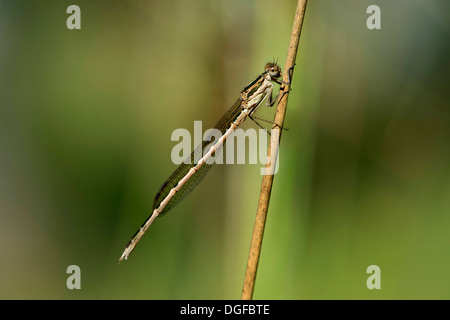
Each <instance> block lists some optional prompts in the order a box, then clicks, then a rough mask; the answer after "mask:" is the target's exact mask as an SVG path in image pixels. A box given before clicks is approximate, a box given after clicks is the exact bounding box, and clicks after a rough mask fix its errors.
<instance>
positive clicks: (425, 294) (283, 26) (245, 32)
mask: <svg viewBox="0 0 450 320" xmlns="http://www.w3.org/2000/svg"><path fill="white" fill-rule="evenodd" d="M70 4H77V5H78V6H80V8H81V19H82V22H81V25H82V29H81V30H78V31H77V30H73V31H71V30H68V29H67V28H66V19H67V17H68V16H69V15H68V14H66V8H67V6H69V5H70ZM371 4H375V3H374V2H373V1H367V0H357V1H356V0H341V1H331V0H315V1H309V3H308V8H307V12H306V18H305V23H304V26H303V32H302V38H301V41H300V49H299V55H298V58H297V66H296V69H295V75H294V79H293V80H294V82H293V85H292V88H293V90H292V92H291V95H290V98H289V104H288V112H287V118H286V126H287V127H288V128H289V130H288V131H286V132H285V133H284V134H283V138H282V142H281V149H280V161H281V162H280V170H279V172H278V173H277V175H276V177H275V180H274V187H273V191H272V198H271V203H270V209H269V216H268V221H267V226H266V231H265V238H264V243H263V249H262V256H261V261H260V263H259V270H258V277H257V282H256V287H255V294H254V298H255V299H394V298H395V299H411V298H412V299H422V298H425V299H435V298H438V299H449V298H450V289H449V286H447V283H448V282H450V276H449V275H448V270H449V268H450V235H449V232H448V231H449V226H450V215H449V213H450V197H449V194H450V166H449V159H450V143H449V142H450V130H449V129H450V109H449V102H450V100H449V92H450V91H449V89H450V88H449V81H448V74H449V71H450V60H449V55H448V50H449V33H450V23H449V21H448V17H447V15H448V14H447V13H448V12H449V9H450V5H449V3H448V1H437V0H432V1H427V2H424V1H419V0H414V1H412V0H398V1H387V0H384V1H383V0H378V1H376V4H377V5H379V6H380V7H381V12H382V13H381V18H382V23H381V25H382V29H381V30H373V31H371V30H368V29H367V28H366V19H367V17H368V15H367V14H366V13H365V12H366V8H367V7H368V6H369V5H371ZM295 7H296V1H283V2H280V1H269V0H261V1H237V0H231V1H230V0H227V1H225V0H223V1H207V0H202V1H186V0H184V1H182V0H179V1H131V0H130V1H86V0H84V1H76V2H74V3H72V2H70V3H69V2H67V1H56V0H54V1H22V0H18V1H0V115H1V116H0V148H1V149H0V150H1V157H0V253H1V259H0V298H2V299H237V298H239V297H240V291H241V288H242V280H243V277H244V272H245V266H246V259H247V253H248V249H249V245H250V239H251V232H252V225H253V219H254V215H255V212H256V205H257V198H258V194H259V188H260V182H261V176H260V175H259V172H260V167H261V165H217V166H216V167H215V168H213V169H212V170H211V172H210V174H209V175H208V177H207V178H205V180H204V182H202V183H201V184H200V185H199V187H198V188H197V190H196V191H194V192H193V193H192V195H191V196H189V197H188V198H187V199H186V200H184V201H183V202H182V203H181V204H180V205H178V206H177V207H176V208H174V209H173V210H172V211H171V212H170V213H168V214H167V216H165V217H162V218H160V219H158V220H157V221H156V223H155V224H154V225H153V226H152V228H151V230H149V232H148V234H147V235H146V236H145V237H144V238H143V240H142V242H141V243H140V244H139V246H138V247H137V249H136V250H135V252H133V254H132V255H131V257H130V259H129V260H128V261H127V262H124V263H122V264H120V265H119V264H117V259H118V258H119V257H120V254H121V252H122V250H123V248H124V246H125V245H126V243H127V241H128V240H129V238H130V237H131V236H132V235H133V233H134V232H135V231H136V229H137V228H138V227H139V226H140V224H141V223H142V222H143V221H144V219H145V218H146V217H147V216H148V215H149V213H150V210H151V207H152V202H153V197H154V194H155V193H156V191H157V190H158V188H159V186H160V185H161V183H162V182H163V181H164V180H165V179H166V178H167V177H168V176H169V175H170V173H171V172H172V171H173V170H174V169H175V168H176V166H175V165H174V164H172V163H171V161H170V152H171V149H172V147H173V146H174V145H175V144H176V142H172V141H171V140H170V136H171V133H172V131H173V130H174V129H177V128H187V129H189V130H191V131H192V130H193V121H194V120H203V124H204V126H203V128H204V129H206V128H208V126H212V125H214V124H215V122H216V121H217V120H218V119H219V117H220V116H221V115H222V114H223V113H224V112H225V111H226V110H227V108H228V107H229V106H231V105H232V103H233V102H234V101H235V99H236V98H237V97H238V93H239V92H240V90H241V89H242V88H243V86H245V85H246V84H247V83H248V82H249V81H250V80H252V78H253V77H254V76H255V75H257V74H259V73H260V72H262V71H263V70H262V68H263V66H264V64H265V63H266V62H267V61H272V60H273V59H278V61H279V63H280V65H281V66H284V58H285V55H286V52H287V46H288V43H289V37H290V31H291V23H292V21H293V15H294V11H295ZM244 127H245V128H251V127H254V125H253V124H251V123H245V124H244ZM72 264H75V265H78V266H80V268H81V290H73V291H71V290H68V289H67V288H66V279H67V277H68V274H66V268H67V267H68V266H69V265H72ZM373 264H375V265H378V266H380V268H381V288H382V289H381V290H368V289H367V287H366V279H367V277H368V275H367V274H366V268H367V267H368V266H369V265H373Z"/></svg>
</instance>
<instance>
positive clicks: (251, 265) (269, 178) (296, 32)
mask: <svg viewBox="0 0 450 320" xmlns="http://www.w3.org/2000/svg"><path fill="white" fill-rule="evenodd" d="M307 2H308V1H307V0H299V1H298V4H297V10H296V12H295V18H294V25H293V27H292V33H291V41H290V43H289V51H288V55H287V58H286V64H285V67H284V74H283V81H284V82H285V83H287V82H288V81H289V80H292V77H290V76H289V71H290V70H291V71H292V72H291V75H292V73H293V67H294V65H295V58H296V56H297V49H298V43H299V41H300V33H301V30H302V25H303V18H304V16H305V10H306V3H307ZM289 89H290V84H289V85H284V88H283V89H282V91H281V92H280V95H279V99H278V106H277V111H276V114H275V119H274V123H276V124H278V127H279V128H282V127H283V123H284V117H285V115H286V107H287V100H288V96H289ZM276 127H277V125H274V128H273V129H275V128H276ZM280 139H281V129H280V134H278V135H274V134H272V136H271V143H270V146H269V148H268V154H267V159H268V160H269V159H276V157H273V156H271V155H272V150H275V151H274V152H275V154H276V152H278V146H279V144H280ZM275 165H276V164H275V161H274V160H272V161H270V162H269V161H268V165H266V166H270V168H267V167H266V169H267V170H268V171H266V172H272V173H273V172H274V168H275ZM272 183H273V174H265V175H264V176H263V180H262V184H261V191H260V194H259V201H258V208H257V212H256V218H255V224H254V227H253V235H252V241H251V244H250V253H249V255H248V261H247V269H246V271H245V278H244V286H243V288H242V295H241V299H242V300H251V299H252V297H253V289H254V287H255V279H256V271H257V269H258V262H259V256H260V253H261V245H262V239H263V234H264V227H265V224H266V218H267V210H268V208H269V200H270V193H271V191H272Z"/></svg>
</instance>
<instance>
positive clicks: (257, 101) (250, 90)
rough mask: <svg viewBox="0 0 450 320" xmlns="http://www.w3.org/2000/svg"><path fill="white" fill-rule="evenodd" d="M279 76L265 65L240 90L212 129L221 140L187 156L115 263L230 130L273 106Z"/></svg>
mask: <svg viewBox="0 0 450 320" xmlns="http://www.w3.org/2000/svg"><path fill="white" fill-rule="evenodd" d="M280 77H281V68H280V67H279V66H277V65H276V64H275V63H268V64H266V66H265V71H264V72H263V73H262V74H261V75H259V76H258V77H256V79H254V80H253V81H252V82H250V84H248V85H247V86H246V87H245V88H244V90H242V91H241V94H240V96H239V98H238V99H237V101H236V102H235V103H234V105H233V106H232V107H231V108H230V109H229V110H228V111H227V112H226V113H225V114H224V115H223V117H222V118H221V119H220V121H219V122H218V123H217V124H216V126H215V127H214V128H215V129H217V130H219V131H220V132H221V134H222V135H221V137H220V138H219V139H218V140H217V142H215V141H214V139H213V138H214V137H211V136H209V137H206V138H205V139H204V140H203V142H202V143H201V144H200V145H199V146H198V147H197V148H196V149H195V150H194V151H193V152H192V153H191V155H190V157H189V158H188V159H186V161H184V162H183V163H182V164H181V165H180V166H179V167H178V169H176V170H175V172H174V173H172V175H171V176H170V177H169V179H167V180H166V182H164V183H163V185H162V186H161V188H160V189H159V191H158V193H157V194H156V196H155V200H154V201H153V211H152V214H151V215H150V217H148V218H147V220H146V221H145V222H144V223H143V224H142V226H141V227H140V228H139V230H138V231H137V232H136V233H135V235H134V236H133V237H132V238H131V240H130V242H128V245H127V246H126V248H125V250H124V251H123V253H122V256H121V257H120V259H119V262H120V261H122V260H123V259H125V260H126V259H127V258H128V256H129V255H130V253H131V252H132V251H133V249H134V248H135V246H136V244H137V243H138V242H139V240H140V239H141V238H142V236H143V235H144V234H145V232H146V231H147V229H148V228H149V227H150V225H151V224H152V223H153V221H154V220H155V219H156V217H158V216H161V215H163V214H164V213H166V212H167V211H169V210H170V209H171V208H173V207H174V206H175V205H177V204H178V203H179V202H180V201H181V200H182V199H184V198H185V197H186V196H187V195H188V194H189V193H191V192H192V190H194V188H195V187H196V186H197V185H198V184H199V183H200V181H201V180H202V179H203V178H204V177H205V175H206V174H207V173H208V171H209V169H210V168H211V166H212V163H210V161H208V159H210V158H211V157H212V156H213V154H214V153H215V152H218V151H219V149H220V148H221V147H222V146H223V145H224V143H225V140H226V139H227V137H228V136H229V135H230V134H231V133H232V132H233V131H234V129H236V127H237V126H239V125H240V124H241V123H242V122H243V121H244V120H245V119H246V118H247V117H249V118H250V119H252V120H253V115H254V113H255V111H256V110H257V109H258V107H259V106H260V105H261V104H262V102H263V101H264V100H266V106H272V105H273V104H274V103H275V101H276V99H277V98H273V96H272V91H273V84H272V82H275V83H278V84H279V85H282V84H288V83H284V82H283V81H282V80H279V78H280ZM198 159H199V160H198Z"/></svg>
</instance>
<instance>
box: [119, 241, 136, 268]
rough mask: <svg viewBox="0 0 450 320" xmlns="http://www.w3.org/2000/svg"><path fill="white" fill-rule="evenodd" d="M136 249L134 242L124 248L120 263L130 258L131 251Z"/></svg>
mask: <svg viewBox="0 0 450 320" xmlns="http://www.w3.org/2000/svg"><path fill="white" fill-rule="evenodd" d="M133 249H134V243H131V245H130V244H129V245H128V246H127V247H126V248H125V250H123V253H122V256H120V259H119V261H118V263H121V262H122V260H123V259H125V260H128V256H129V255H130V253H131V251H133Z"/></svg>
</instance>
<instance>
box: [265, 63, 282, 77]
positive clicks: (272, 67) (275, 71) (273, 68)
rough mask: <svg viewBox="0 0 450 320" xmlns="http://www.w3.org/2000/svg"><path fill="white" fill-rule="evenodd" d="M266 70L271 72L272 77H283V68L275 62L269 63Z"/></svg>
mask: <svg viewBox="0 0 450 320" xmlns="http://www.w3.org/2000/svg"><path fill="white" fill-rule="evenodd" d="M265 70H266V72H268V73H269V75H270V77H271V78H279V77H281V68H280V67H279V66H277V65H276V64H275V63H270V62H269V63H268V64H266V67H265Z"/></svg>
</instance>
